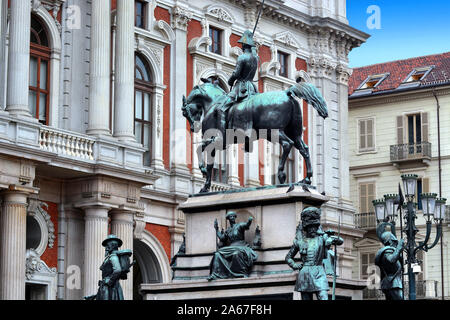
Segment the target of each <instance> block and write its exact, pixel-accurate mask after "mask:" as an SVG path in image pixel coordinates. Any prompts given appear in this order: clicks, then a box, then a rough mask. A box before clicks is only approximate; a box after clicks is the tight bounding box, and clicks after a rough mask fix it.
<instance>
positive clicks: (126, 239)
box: [111, 209, 134, 300]
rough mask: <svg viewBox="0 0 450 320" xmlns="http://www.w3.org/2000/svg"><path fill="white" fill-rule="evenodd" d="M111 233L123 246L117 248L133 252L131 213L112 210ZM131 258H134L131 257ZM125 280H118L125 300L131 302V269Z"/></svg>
mask: <svg viewBox="0 0 450 320" xmlns="http://www.w3.org/2000/svg"><path fill="white" fill-rule="evenodd" d="M111 233H112V234H115V235H116V236H118V237H119V238H120V239H121V240H122V241H123V244H122V246H121V247H120V248H119V250H122V249H130V250H131V251H133V212H131V211H126V210H121V209H113V210H111ZM132 258H134V257H133V256H132ZM127 277H128V279H127V280H120V285H121V286H122V290H123V296H124V298H125V300H133V269H131V271H130V272H129V273H128V275H127Z"/></svg>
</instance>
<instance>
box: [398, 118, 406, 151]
mask: <svg viewBox="0 0 450 320" xmlns="http://www.w3.org/2000/svg"><path fill="white" fill-rule="evenodd" d="M403 128H404V124H403V116H398V117H397V144H403V143H404V140H403Z"/></svg>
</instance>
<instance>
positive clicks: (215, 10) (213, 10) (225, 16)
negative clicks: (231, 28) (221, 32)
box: [206, 5, 234, 24]
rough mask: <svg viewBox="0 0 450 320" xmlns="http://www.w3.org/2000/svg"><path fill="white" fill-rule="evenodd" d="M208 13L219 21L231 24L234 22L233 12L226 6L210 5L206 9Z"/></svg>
mask: <svg viewBox="0 0 450 320" xmlns="http://www.w3.org/2000/svg"><path fill="white" fill-rule="evenodd" d="M206 14H208V15H210V16H213V17H215V18H216V19H217V20H218V21H223V22H227V23H230V24H233V23H234V19H233V17H232V16H231V14H230V13H229V12H228V11H227V10H226V9H224V8H222V7H218V6H215V5H214V6H210V7H209V8H208V9H207V10H206Z"/></svg>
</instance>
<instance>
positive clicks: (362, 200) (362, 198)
mask: <svg viewBox="0 0 450 320" xmlns="http://www.w3.org/2000/svg"><path fill="white" fill-rule="evenodd" d="M366 209H367V185H366V184H360V185H359V212H360V213H365V212H366Z"/></svg>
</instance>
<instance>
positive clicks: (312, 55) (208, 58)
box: [0, 0, 368, 299]
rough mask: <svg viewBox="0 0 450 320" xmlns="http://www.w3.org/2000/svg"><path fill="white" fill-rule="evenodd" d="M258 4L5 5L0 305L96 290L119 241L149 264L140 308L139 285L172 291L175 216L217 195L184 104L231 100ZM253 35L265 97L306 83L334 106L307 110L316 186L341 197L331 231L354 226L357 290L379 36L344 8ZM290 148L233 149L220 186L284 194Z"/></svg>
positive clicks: (336, 1) (282, 7)
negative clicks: (357, 222)
mask: <svg viewBox="0 0 450 320" xmlns="http://www.w3.org/2000/svg"><path fill="white" fill-rule="evenodd" d="M260 3H261V1H256V0H255V1H241V0H233V1H224V2H217V1H211V0H190V1H174V0H138V1H131V0H95V1H88V0H14V1H9V2H8V1H7V0H1V5H0V35H1V37H0V77H1V79H0V106H1V109H0V158H1V161H0V189H1V201H2V209H1V214H0V216H1V219H0V234H1V237H2V238H1V242H0V245H1V248H0V274H1V279H0V286H1V287H0V288H1V291H0V299H25V298H27V299H81V298H82V297H83V296H84V295H90V294H94V293H95V292H96V289H97V280H98V279H99V278H100V273H99V269H98V268H99V266H100V265H101V262H102V260H103V256H104V248H103V247H101V245H100V244H101V241H102V240H103V239H104V238H105V237H106V236H107V234H108V233H115V234H117V235H118V236H119V237H120V238H122V239H123V241H124V245H123V247H124V248H130V249H133V251H134V255H135V258H136V260H137V265H136V266H135V267H134V269H133V274H132V275H131V274H130V276H129V280H127V281H124V282H122V286H123V288H124V292H125V297H126V298H127V299H132V298H133V297H134V298H139V294H138V292H137V290H138V286H139V284H140V283H143V282H144V283H153V282H161V283H166V282H170V281H171V277H172V273H171V270H170V265H169V263H170V262H169V261H170V258H171V257H172V256H173V255H174V254H175V253H176V252H177V250H178V247H179V246H180V244H181V242H182V239H183V237H182V234H183V231H184V227H185V224H184V217H183V215H182V214H181V212H180V211H179V210H177V206H178V204H179V203H181V202H183V201H184V200H185V199H186V198H187V197H188V195H189V194H191V193H194V192H197V191H198V190H199V188H200V187H201V186H202V184H203V178H202V175H201V173H200V171H199V170H198V168H197V167H198V160H197V159H196V156H195V154H194V155H193V152H192V150H193V146H195V142H196V141H197V139H198V138H199V137H198V136H193V137H192V136H191V135H190V133H189V130H188V129H189V128H187V122H186V119H185V118H183V116H182V113H181V101H182V96H183V95H186V94H188V93H189V91H190V90H191V89H192V87H193V86H194V85H196V84H198V83H199V81H200V78H208V77H210V76H216V77H217V78H218V79H219V80H220V82H221V84H222V85H223V88H224V89H225V90H229V88H228V86H227V79H228V77H229V75H230V74H231V72H232V71H233V68H234V64H235V61H236V58H237V56H238V55H239V53H240V52H241V49H240V47H239V46H238V44H237V40H238V39H239V38H240V36H241V35H242V33H243V32H244V31H245V30H246V29H252V28H253V26H254V23H255V21H256V14H257V8H259V5H260ZM255 37H256V40H257V43H258V53H259V55H260V57H261V66H260V72H259V74H258V78H257V79H255V80H257V81H258V86H259V90H260V91H264V90H281V89H286V88H288V87H289V86H290V85H292V84H293V83H295V80H296V78H297V77H299V76H303V78H304V79H306V80H308V81H312V82H313V83H314V84H315V85H316V86H317V87H319V89H320V90H321V91H322V92H323V93H324V97H325V99H326V100H327V102H328V107H329V111H330V112H329V113H330V117H329V118H328V119H327V120H325V122H324V121H323V119H321V118H320V117H319V116H318V114H317V113H316V112H315V111H314V110H312V109H311V107H308V106H306V105H305V107H304V118H305V120H304V123H303V125H304V127H305V130H306V131H305V141H306V142H307V143H308V145H309V146H310V151H311V157H312V162H313V168H314V177H313V179H314V180H313V183H314V184H315V185H317V187H318V189H319V191H320V192H326V194H327V195H328V196H330V197H331V198H332V200H331V201H330V202H328V204H327V205H326V206H325V207H324V210H323V211H324V216H323V220H324V222H325V223H326V224H329V225H334V226H335V225H336V222H337V221H338V220H339V217H341V222H342V224H343V227H342V234H343V236H344V238H345V239H346V242H345V245H344V248H343V249H342V259H341V262H340V272H341V275H342V276H343V277H344V278H345V277H347V278H351V269H352V263H353V260H354V258H355V257H354V254H353V253H352V247H353V242H354V240H355V239H358V238H360V237H361V236H362V232H361V231H359V230H356V229H355V228H354V224H353V214H354V211H355V210H354V208H353V206H352V203H351V201H350V199H351V197H350V188H349V163H348V156H349V155H348V152H347V145H348V138H347V133H346V127H347V117H348V114H347V86H348V78H349V74H350V70H349V69H348V67H347V65H348V59H347V56H348V53H349V51H350V50H351V49H352V48H354V47H356V46H359V45H360V44H361V43H362V42H364V41H365V40H366V39H367V37H368V35H366V34H364V33H362V32H360V31H358V30H355V29H354V28H352V27H350V26H349V25H348V21H347V19H346V3H345V0H331V1H317V0H314V1H313V0H269V1H266V2H265V5H264V8H263V14H262V17H261V19H260V22H259V25H258V28H257V31H256V35H255ZM277 148H278V147H277V146H275V148H273V147H272V146H271V145H270V144H268V143H267V142H265V141H259V142H258V143H255V148H254V151H253V153H251V154H247V155H244V154H243V152H242V150H240V148H238V146H232V147H231V148H230V151H231V152H229V153H228V154H227V155H225V154H224V155H222V158H223V159H224V161H222V163H221V164H218V165H217V167H216V168H215V183H214V185H213V190H214V191H220V190H226V189H229V188H237V187H241V186H260V185H267V184H272V183H273V182H274V181H273V175H274V173H275V172H276V171H275V170H276V164H277V163H276V161H274V159H275V160H276V156H277V155H278V154H279V153H278V150H277ZM225 158H226V159H225ZM239 160H240V161H239ZM302 162H303V161H302V160H301V158H300V157H299V155H298V154H297V153H293V154H292V156H291V157H290V159H289V161H288V165H287V166H288V168H289V178H288V181H298V180H301V178H302V176H303V169H302ZM224 163H225V165H224Z"/></svg>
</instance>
